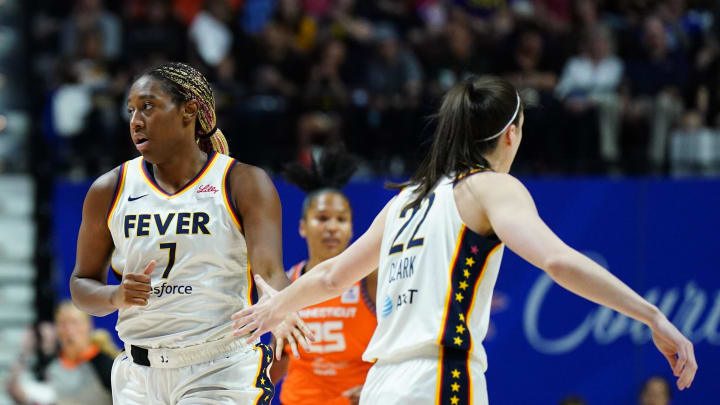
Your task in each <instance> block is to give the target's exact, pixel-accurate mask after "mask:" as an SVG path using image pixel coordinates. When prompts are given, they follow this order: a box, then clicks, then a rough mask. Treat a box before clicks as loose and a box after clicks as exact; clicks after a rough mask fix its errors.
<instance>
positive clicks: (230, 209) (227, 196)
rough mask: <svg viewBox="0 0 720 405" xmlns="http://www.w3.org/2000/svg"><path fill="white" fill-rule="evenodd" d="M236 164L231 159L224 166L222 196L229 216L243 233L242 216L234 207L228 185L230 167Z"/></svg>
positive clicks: (235, 161)
mask: <svg viewBox="0 0 720 405" xmlns="http://www.w3.org/2000/svg"><path fill="white" fill-rule="evenodd" d="M236 164H237V160H235V159H231V160H230V163H228V165H227V167H226V168H225V174H224V176H223V189H224V191H223V198H224V199H225V207H227V209H228V212H230V216H231V217H232V219H233V222H235V225H237V227H238V229H239V230H240V232H241V233H243V234H244V232H243V226H242V216H241V215H240V212H239V211H238V209H237V207H235V202H234V201H233V199H232V189H231V187H230V184H231V182H230V173H231V172H232V169H233V168H234V167H235V165H236Z"/></svg>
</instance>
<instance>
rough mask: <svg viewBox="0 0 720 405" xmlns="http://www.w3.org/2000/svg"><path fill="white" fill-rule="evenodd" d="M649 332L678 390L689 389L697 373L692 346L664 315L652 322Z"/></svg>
mask: <svg viewBox="0 0 720 405" xmlns="http://www.w3.org/2000/svg"><path fill="white" fill-rule="evenodd" d="M651 330H652V338H653V342H654V343H655V346H656V347H657V348H658V350H659V351H660V353H662V354H663V356H665V358H666V359H667V361H668V363H670V367H671V368H672V370H673V374H674V375H675V377H677V378H678V379H677V383H676V384H677V387H678V389H679V390H684V389H685V388H689V387H690V384H692V381H693V379H694V378H695V373H696V372H697V362H696V361H695V352H694V350H693V344H692V343H690V341H689V340H688V339H687V338H686V337H685V336H683V335H682V333H680V331H679V330H677V328H676V327H675V325H673V324H672V323H670V321H668V320H667V318H666V317H665V316H664V315H661V318H660V319H658V320H657V321H655V322H653V325H652V326H651ZM676 356H677V357H676Z"/></svg>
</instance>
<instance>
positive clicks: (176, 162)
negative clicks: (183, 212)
mask: <svg viewBox="0 0 720 405" xmlns="http://www.w3.org/2000/svg"><path fill="white" fill-rule="evenodd" d="M207 159H208V155H207V154H206V153H205V152H203V151H201V150H200V149H199V148H198V147H197V146H196V145H193V148H192V149H191V150H190V151H188V152H187V153H175V154H174V155H173V157H171V158H170V159H168V160H167V161H165V162H163V163H159V164H154V165H153V174H154V176H155V181H157V182H158V184H160V186H162V187H163V188H164V189H165V190H167V191H169V192H171V193H173V192H176V191H177V190H179V189H180V187H183V186H184V185H186V184H187V183H188V182H189V181H190V180H192V179H193V178H194V177H195V176H197V175H198V173H199V172H200V170H202V168H203V166H205V163H206V162H207Z"/></svg>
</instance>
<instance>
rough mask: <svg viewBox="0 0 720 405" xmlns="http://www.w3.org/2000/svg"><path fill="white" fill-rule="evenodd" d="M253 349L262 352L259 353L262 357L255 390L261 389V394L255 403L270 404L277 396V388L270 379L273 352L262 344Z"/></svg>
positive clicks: (259, 404) (259, 361)
mask: <svg viewBox="0 0 720 405" xmlns="http://www.w3.org/2000/svg"><path fill="white" fill-rule="evenodd" d="M253 349H255V350H258V351H260V353H258V354H259V355H260V358H259V359H258V371H257V374H255V383H254V386H255V388H259V389H260V392H259V393H258V395H257V397H255V402H253V403H254V404H255V405H261V404H262V405H265V404H270V401H271V400H272V398H273V395H275V386H274V385H273V383H272V381H270V377H268V375H269V373H268V368H269V367H270V364H272V358H273V351H272V349H271V348H270V347H269V346H267V345H265V344H262V343H258V344H256V345H255V347H254V348H253Z"/></svg>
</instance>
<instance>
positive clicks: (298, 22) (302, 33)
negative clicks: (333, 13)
mask: <svg viewBox="0 0 720 405" xmlns="http://www.w3.org/2000/svg"><path fill="white" fill-rule="evenodd" d="M276 7H277V11H276V13H275V18H274V21H275V24H277V26H278V27H279V28H280V30H281V31H282V33H283V34H284V35H287V36H288V41H289V44H290V46H292V47H293V48H294V50H295V51H297V52H300V53H302V54H307V53H309V52H310V51H312V50H313V49H314V48H315V44H316V40H317V32H318V24H317V22H316V20H315V19H313V18H311V17H310V16H308V15H307V14H305V10H304V9H303V4H302V2H301V1H300V0H278V1H277V5H276Z"/></svg>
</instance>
